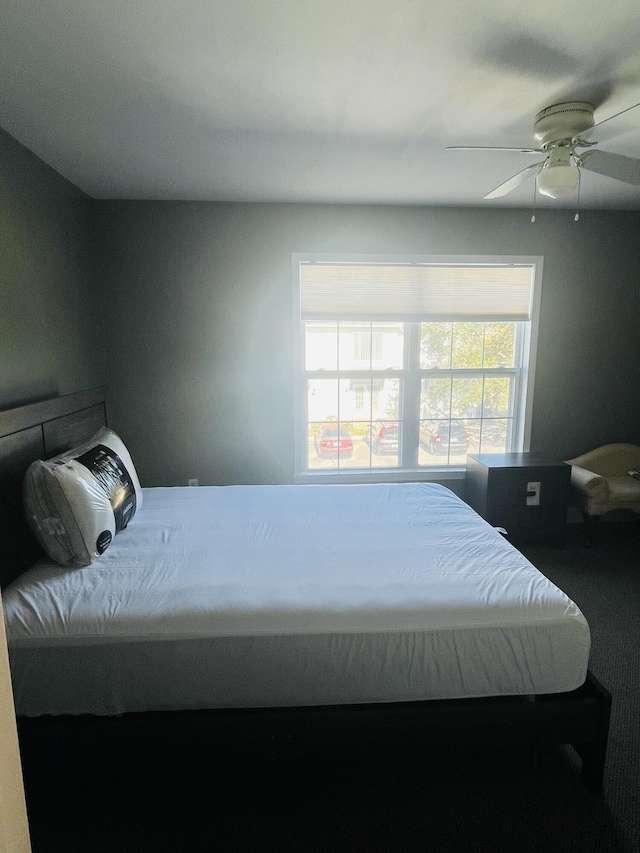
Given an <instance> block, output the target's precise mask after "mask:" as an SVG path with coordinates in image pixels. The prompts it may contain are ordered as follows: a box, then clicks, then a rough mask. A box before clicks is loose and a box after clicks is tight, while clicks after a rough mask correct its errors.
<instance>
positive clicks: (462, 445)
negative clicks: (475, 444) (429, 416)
mask: <svg viewBox="0 0 640 853" xmlns="http://www.w3.org/2000/svg"><path fill="white" fill-rule="evenodd" d="M470 441H471V436H470V435H469V433H468V432H467V430H466V428H465V426H464V425H463V424H461V423H459V422H457V421H451V422H449V421H440V422H434V421H421V422H420V444H421V445H422V446H423V447H426V449H427V450H428V451H429V453H433V454H449V455H450V456H460V455H461V454H463V453H466V452H467V448H468V446H469V442H470Z"/></svg>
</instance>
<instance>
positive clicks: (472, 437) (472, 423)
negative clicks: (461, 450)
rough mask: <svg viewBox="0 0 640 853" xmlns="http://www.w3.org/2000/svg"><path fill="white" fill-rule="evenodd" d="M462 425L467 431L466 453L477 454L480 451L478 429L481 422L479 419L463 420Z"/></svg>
mask: <svg viewBox="0 0 640 853" xmlns="http://www.w3.org/2000/svg"><path fill="white" fill-rule="evenodd" d="M464 425H465V427H466V430H467V435H468V436H469V440H468V441H467V453H478V452H479V451H480V429H481V426H482V421H481V420H480V418H472V419H470V420H465V422H464Z"/></svg>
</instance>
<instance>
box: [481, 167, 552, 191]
mask: <svg viewBox="0 0 640 853" xmlns="http://www.w3.org/2000/svg"><path fill="white" fill-rule="evenodd" d="M545 163H546V160H543V161H542V162H541V163H533V164H532V165H531V166H527V168H526V169H523V170H522V171H521V172H518V174H517V175H514V176H513V177H512V178H509V180H508V181H505V182H504V184H500V186H499V187H496V188H495V190H491V192H490V193H487V195H486V196H485V198H500V197H501V196H503V195H507V193H510V192H512V191H513V190H515V189H517V188H518V187H519V186H520V185H521V184H524V182H525V181H527V180H529V178H533V177H534V176H535V175H537V174H538V172H539V171H540V169H542V167H543V166H544V164H545Z"/></svg>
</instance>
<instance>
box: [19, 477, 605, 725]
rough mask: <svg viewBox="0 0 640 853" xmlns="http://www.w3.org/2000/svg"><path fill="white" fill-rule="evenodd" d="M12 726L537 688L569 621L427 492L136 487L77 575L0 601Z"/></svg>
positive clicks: (559, 673)
mask: <svg viewBox="0 0 640 853" xmlns="http://www.w3.org/2000/svg"><path fill="white" fill-rule="evenodd" d="M4 611H5V620H6V624H7V635H8V640H9V649H10V656H11V665H12V674H13V679H14V693H15V700H16V708H17V711H18V713H20V714H28V715H37V714H44V713H49V714H63V713H72V714H77V713H96V714H117V713H123V712H125V711H144V710H167V709H169V710H171V709H176V710H178V709H185V708H216V707H263V706H264V707H267V706H278V705H286V706H289V705H315V704H341V703H358V702H384V701H387V702H391V701H410V700H419V699H448V698H463V697H471V696H499V695H520V694H534V693H555V692H563V691H568V690H573V689H575V688H577V687H579V686H580V685H581V684H582V683H583V681H584V679H585V676H586V670H587V663H588V658H589V650H590V636H589V628H588V625H587V623H586V620H585V619H584V617H583V615H582V614H581V613H580V611H579V609H578V607H577V606H576V605H575V604H574V603H573V602H572V601H571V600H570V599H569V598H568V597H567V596H566V595H565V594H564V593H563V592H561V591H560V590H559V589H557V587H555V586H554V585H553V584H552V583H551V582H550V581H549V580H548V579H547V578H545V577H544V576H543V575H542V574H541V573H540V572H539V571H538V570H537V569H536V568H535V567H534V566H533V565H532V564H531V563H530V562H528V561H527V560H526V559H525V558H524V556H523V555H522V554H520V553H519V552H518V551H516V550H515V549H514V548H513V547H512V546H511V545H510V544H509V543H508V542H506V541H505V540H504V539H503V537H502V536H501V535H500V534H499V533H498V532H497V531H496V530H494V529H493V528H492V527H491V526H489V525H488V524H487V523H486V522H485V521H483V520H482V519H481V518H480V517H479V516H478V515H477V514H476V513H475V512H474V511H473V510H472V509H471V508H470V507H468V506H467V505H466V504H465V503H463V502H462V501H461V500H460V499H459V498H457V497H456V496H455V495H454V494H453V493H452V492H450V491H449V490H448V489H445V488H444V487H442V486H438V485H434V484H423V483H420V484H419V483H409V484H393V485H339V486H330V485H326V486H325V485H318V486H315V485H313V486H226V487H209V488H171V489H164V488H158V489H145V490H144V504H143V507H142V509H141V511H140V512H139V513H138V514H137V515H136V517H135V518H134V520H133V521H132V522H131V524H130V525H129V527H128V528H127V529H126V530H125V531H123V532H122V533H120V534H119V535H118V536H117V537H116V538H115V540H114V542H113V544H112V545H111V546H110V547H109V549H108V550H107V551H106V552H105V554H103V555H102V557H101V558H100V559H99V560H97V561H96V562H94V563H93V564H92V565H90V566H88V567H86V568H82V569H64V568H60V567H57V566H55V565H53V564H51V563H49V562H41V563H39V564H37V565H36V566H35V567H33V568H32V569H31V570H29V571H28V572H27V573H25V574H24V575H23V576H22V577H21V578H19V579H18V580H17V581H16V582H14V584H12V585H11V586H10V587H9V588H8V589H7V590H6V592H5V596H4Z"/></svg>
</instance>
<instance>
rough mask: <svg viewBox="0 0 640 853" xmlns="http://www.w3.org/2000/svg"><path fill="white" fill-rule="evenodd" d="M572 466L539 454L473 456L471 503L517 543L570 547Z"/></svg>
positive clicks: (469, 482) (468, 494) (468, 497)
mask: <svg viewBox="0 0 640 853" xmlns="http://www.w3.org/2000/svg"><path fill="white" fill-rule="evenodd" d="M570 479H571V466H570V465H567V464H566V463H565V462H558V461H556V460H554V459H549V458H547V457H546V456H540V455H539V454H537V453H470V454H469V455H468V456H467V476H466V481H465V500H466V502H467V503H468V504H469V506H471V507H473V509H475V511H476V512H477V513H478V514H479V515H481V516H482V517H483V518H484V519H486V520H487V521H488V522H489V524H492V525H493V526H494V527H504V528H505V530H506V531H507V533H508V538H509V541H511V542H513V543H514V544H520V543H522V544H525V543H530V542H540V543H548V544H552V545H555V546H556V547H559V548H561V547H563V546H564V537H565V529H566V524H567V508H568V505H569V481H570Z"/></svg>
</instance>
